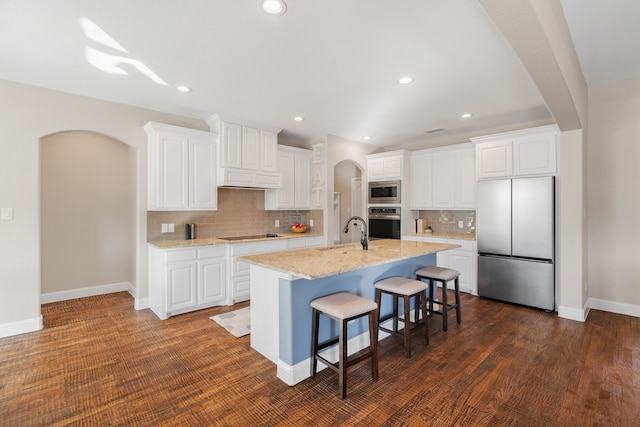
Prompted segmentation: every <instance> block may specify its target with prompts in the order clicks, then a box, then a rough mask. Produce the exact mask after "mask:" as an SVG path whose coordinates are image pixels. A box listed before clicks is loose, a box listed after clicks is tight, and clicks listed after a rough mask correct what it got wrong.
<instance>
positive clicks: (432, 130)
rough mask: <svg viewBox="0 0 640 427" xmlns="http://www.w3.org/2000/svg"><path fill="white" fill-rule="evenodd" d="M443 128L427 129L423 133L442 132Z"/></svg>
mask: <svg viewBox="0 0 640 427" xmlns="http://www.w3.org/2000/svg"><path fill="white" fill-rule="evenodd" d="M443 130H444V128H436V129H429V130H426V131H424V133H436V132H442V131H443Z"/></svg>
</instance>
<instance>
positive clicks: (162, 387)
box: [0, 292, 640, 426]
mask: <svg viewBox="0 0 640 427" xmlns="http://www.w3.org/2000/svg"><path fill="white" fill-rule="evenodd" d="M246 305H247V303H244V304H240V305H236V306H235V307H218V308H212V309H207V310H202V311H199V312H195V313H189V314H184V315H180V316H176V317H173V318H170V319H168V320H165V321H161V320H159V319H158V318H157V317H156V316H155V315H154V314H153V313H152V312H151V311H150V310H141V311H136V310H135V309H134V308H133V300H132V298H131V296H129V294H127V293H126V292H121V293H116V294H110V295H104V296H98V297H90V298H83V299H78V300H73V301H65V302H59V303H53V304H46V305H43V307H42V313H43V317H44V329H43V330H42V331H39V332H33V333H29V334H24V335H19V336H15V337H7V338H2V339H0V425H1V426H51V425H136V426H138V425H139V426H147V425H153V426H156V425H181V426H191V425H193V426H200V425H202V426H213V425H215V426H217V425H220V426H271V425H274V426H275V425H282V426H298V425H300V426H310V425H313V426H325V425H326V426H340V425H357V426H373V425H384V426H421V425H429V426H454V425H455V426H596V425H598V426H640V318H635V317H629V316H622V315H617V314H612V313H605V312H601V311H596V310H592V311H591V313H590V314H589V318H588V320H587V322H585V323H580V322H574V321H570V320H566V319H561V318H558V316H557V315H555V314H548V313H545V312H542V311H537V310H533V309H529V308H523V307H517V306H513V305H508V304H503V303H499V302H495V301H490V300H483V299H480V298H477V297H473V296H471V295H467V294H463V295H462V307H463V312H462V324H461V325H458V324H457V323H456V322H455V318H454V320H453V322H450V326H449V331H448V332H446V333H444V332H442V329H441V319H440V318H439V317H436V318H434V321H432V322H431V335H430V336H431V338H430V339H431V344H430V345H429V346H428V347H427V346H424V345H423V344H422V342H421V340H419V339H417V338H416V339H414V340H413V341H414V342H413V345H412V358H411V359H407V358H405V357H404V352H403V346H402V341H401V339H399V338H397V337H389V338H387V339H385V340H383V341H381V342H380V347H379V350H380V379H379V380H378V381H377V382H372V381H371V376H370V368H369V365H368V363H367V362H363V363H362V364H360V365H358V366H355V367H353V368H351V370H350V371H349V375H348V389H347V399H346V400H344V401H343V400H340V399H339V398H338V390H337V387H338V385H337V378H336V376H335V374H334V373H333V372H331V371H330V370H328V369H326V370H324V371H322V372H321V373H320V374H318V376H317V377H316V378H315V379H311V378H310V379H307V380H305V381H303V382H302V383H300V384H298V385H296V386H294V387H289V386H287V385H285V384H284V383H283V382H281V381H280V380H278V379H277V378H276V377H275V375H276V368H275V365H274V364H273V363H271V362H269V361H267V360H266V359H264V358H263V357H262V356H260V355H259V354H258V353H257V352H255V351H254V350H252V349H251V348H250V346H249V342H250V338H249V336H245V337H242V338H235V337H233V336H232V335H230V334H229V333H227V332H226V331H224V330H223V329H222V328H221V327H220V326H219V325H218V324H216V323H215V322H213V321H212V320H210V319H209V317H210V316H213V315H215V314H219V313H223V312H226V311H230V310H233V309H236V308H239V307H243V306H246ZM415 333H416V334H420V333H421V331H420V330H418V331H415Z"/></svg>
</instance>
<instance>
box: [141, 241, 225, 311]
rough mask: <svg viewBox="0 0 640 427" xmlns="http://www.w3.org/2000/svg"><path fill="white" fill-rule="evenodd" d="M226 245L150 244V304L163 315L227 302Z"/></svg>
mask: <svg viewBox="0 0 640 427" xmlns="http://www.w3.org/2000/svg"><path fill="white" fill-rule="evenodd" d="M226 268H227V247H226V245H214V246H199V247H193V248H177V249H159V248H156V247H153V246H150V247H149V306H150V308H151V310H153V312H154V313H155V314H156V315H157V316H158V317H159V318H160V319H166V318H168V317H170V316H173V315H176V314H181V313H186V312H189V311H194V310H199V309H201V308H206V307H212V306H214V305H223V304H225V302H226Z"/></svg>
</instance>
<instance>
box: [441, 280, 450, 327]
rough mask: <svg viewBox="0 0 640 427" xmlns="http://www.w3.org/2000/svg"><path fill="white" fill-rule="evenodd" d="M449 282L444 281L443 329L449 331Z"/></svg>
mask: <svg viewBox="0 0 640 427" xmlns="http://www.w3.org/2000/svg"><path fill="white" fill-rule="evenodd" d="M447 293H448V292H447V282H445V281H443V282H442V305H441V307H442V330H443V331H445V332H447V329H448V328H449V320H448V316H447V312H448V311H449V308H448V307H449V305H448V303H447Z"/></svg>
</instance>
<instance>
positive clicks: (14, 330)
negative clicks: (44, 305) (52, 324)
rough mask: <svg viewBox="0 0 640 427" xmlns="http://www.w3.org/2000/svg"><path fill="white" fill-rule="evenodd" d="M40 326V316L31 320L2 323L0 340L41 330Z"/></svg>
mask: <svg viewBox="0 0 640 427" xmlns="http://www.w3.org/2000/svg"><path fill="white" fill-rule="evenodd" d="M42 326H43V324H42V315H40V316H39V317H34V318H33V319H25V320H18V321H17V322H9V323H3V324H0V338H4V337H10V336H13V335H20V334H26V333H29V332H35V331H39V330H41V329H42Z"/></svg>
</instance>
